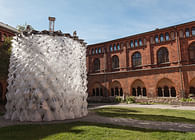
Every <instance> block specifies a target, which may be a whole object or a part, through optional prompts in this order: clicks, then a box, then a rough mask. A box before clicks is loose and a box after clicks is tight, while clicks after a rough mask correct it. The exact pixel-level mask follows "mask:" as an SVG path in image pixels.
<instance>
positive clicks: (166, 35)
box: [165, 33, 169, 41]
mask: <svg viewBox="0 0 195 140" xmlns="http://www.w3.org/2000/svg"><path fill="white" fill-rule="evenodd" d="M165 40H166V41H168V40H169V33H165Z"/></svg>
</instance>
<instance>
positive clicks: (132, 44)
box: [130, 40, 134, 48]
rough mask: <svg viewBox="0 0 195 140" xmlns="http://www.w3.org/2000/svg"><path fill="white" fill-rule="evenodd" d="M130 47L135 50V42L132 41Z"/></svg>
mask: <svg viewBox="0 0 195 140" xmlns="http://www.w3.org/2000/svg"><path fill="white" fill-rule="evenodd" d="M130 47H131V48H133V47H134V43H133V40H131V42H130Z"/></svg>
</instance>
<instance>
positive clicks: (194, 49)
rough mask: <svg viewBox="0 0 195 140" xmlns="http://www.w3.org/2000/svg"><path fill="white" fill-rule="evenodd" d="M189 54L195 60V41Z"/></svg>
mask: <svg viewBox="0 0 195 140" xmlns="http://www.w3.org/2000/svg"><path fill="white" fill-rule="evenodd" d="M189 56H190V61H194V62H195V42H194V43H192V44H191V45H190V47H189Z"/></svg>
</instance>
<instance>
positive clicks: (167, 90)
mask: <svg viewBox="0 0 195 140" xmlns="http://www.w3.org/2000/svg"><path fill="white" fill-rule="evenodd" d="M169 94H170V93H169V87H168V86H165V87H164V97H169Z"/></svg>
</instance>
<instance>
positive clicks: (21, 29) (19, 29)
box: [16, 23, 34, 32]
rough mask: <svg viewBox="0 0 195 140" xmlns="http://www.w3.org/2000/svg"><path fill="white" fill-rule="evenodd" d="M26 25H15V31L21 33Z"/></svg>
mask: <svg viewBox="0 0 195 140" xmlns="http://www.w3.org/2000/svg"><path fill="white" fill-rule="evenodd" d="M27 25H28V24H27V23H25V24H23V25H17V26H16V29H17V30H18V31H19V32H23V31H24V30H25V29H26V26H27ZM30 29H31V30H34V28H33V27H32V26H31V25H30Z"/></svg>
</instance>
